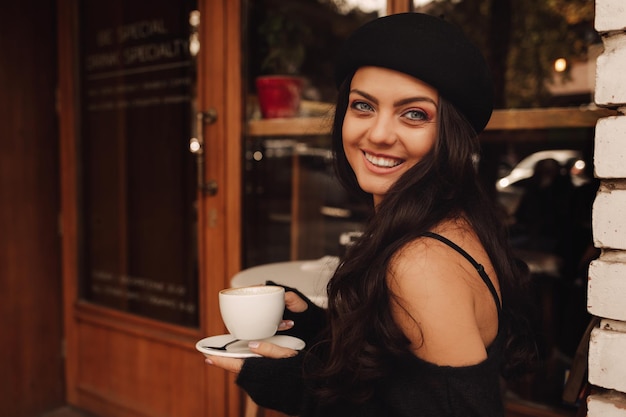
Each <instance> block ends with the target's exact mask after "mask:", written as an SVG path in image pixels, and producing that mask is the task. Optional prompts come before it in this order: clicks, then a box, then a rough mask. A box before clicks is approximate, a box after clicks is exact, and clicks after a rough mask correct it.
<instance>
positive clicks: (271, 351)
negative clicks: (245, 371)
mask: <svg viewBox="0 0 626 417" xmlns="http://www.w3.org/2000/svg"><path fill="white" fill-rule="evenodd" d="M248 347H249V348H250V351H252V352H254V353H258V354H259V355H261V356H264V357H266V358H274V359H282V358H290V357H292V356H296V355H297V354H298V351H297V350H293V349H289V348H286V347H282V346H278V345H275V344H273V343H268V342H258V341H253V342H250V343H248ZM240 369H241V368H240Z"/></svg>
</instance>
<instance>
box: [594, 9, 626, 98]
mask: <svg viewBox="0 0 626 417" xmlns="http://www.w3.org/2000/svg"><path fill="white" fill-rule="evenodd" d="M624 4H625V5H626V2H625V3H624ZM603 41H604V52H603V53H602V54H601V55H600V56H599V57H598V59H597V61H596V91H595V96H594V100H595V102H596V103H597V104H598V105H601V106H621V105H624V104H626V76H625V74H626V71H625V68H626V35H624V34H620V35H614V36H610V37H606V38H604V39H603Z"/></svg>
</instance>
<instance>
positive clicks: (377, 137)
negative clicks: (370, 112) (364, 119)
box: [368, 112, 396, 145]
mask: <svg viewBox="0 0 626 417" xmlns="http://www.w3.org/2000/svg"><path fill="white" fill-rule="evenodd" d="M368 139H369V140H370V142H372V143H375V144H378V145H391V144H393V143H394V142H395V141H396V133H395V129H394V120H393V116H392V115H390V114H386V113H384V112H380V113H377V114H376V117H374V118H373V119H372V126H371V127H370V130H369V135H368Z"/></svg>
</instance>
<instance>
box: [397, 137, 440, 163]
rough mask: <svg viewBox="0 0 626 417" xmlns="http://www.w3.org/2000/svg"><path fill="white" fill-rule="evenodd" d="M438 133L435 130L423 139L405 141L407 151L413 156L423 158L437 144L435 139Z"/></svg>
mask: <svg viewBox="0 0 626 417" xmlns="http://www.w3.org/2000/svg"><path fill="white" fill-rule="evenodd" d="M436 137H437V134H436V132H433V133H432V134H429V135H428V136H426V137H423V138H422V140H417V141H416V140H413V141H408V143H405V146H406V149H407V153H408V154H409V155H411V157H413V158H418V159H422V157H423V156H424V155H426V154H427V153H428V152H430V151H431V150H432V149H433V147H434V146H435V141H436V140H437V139H436Z"/></svg>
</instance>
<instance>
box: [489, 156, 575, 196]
mask: <svg viewBox="0 0 626 417" xmlns="http://www.w3.org/2000/svg"><path fill="white" fill-rule="evenodd" d="M581 158H582V153H581V152H580V151H574V150H571V149H557V150H551V151H540V152H535V153H533V154H531V155H529V156H527V157H526V158H524V159H522V160H521V161H520V162H519V163H518V164H517V165H515V168H513V169H512V170H511V172H510V173H509V175H507V176H506V177H503V178H500V179H499V180H498V182H497V183H496V189H497V190H498V191H504V190H505V189H506V188H507V187H510V186H513V185H515V183H517V182H519V181H521V180H524V179H526V178H530V177H532V176H533V173H534V171H535V165H536V164H537V162H539V161H542V160H544V159H555V160H557V161H558V162H559V164H561V166H562V167H566V166H568V165H569V164H572V163H575V162H578V161H579V160H580V161H581V162H582V163H583V164H584V161H582V159H581ZM582 168H584V165H583V167H582Z"/></svg>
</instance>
